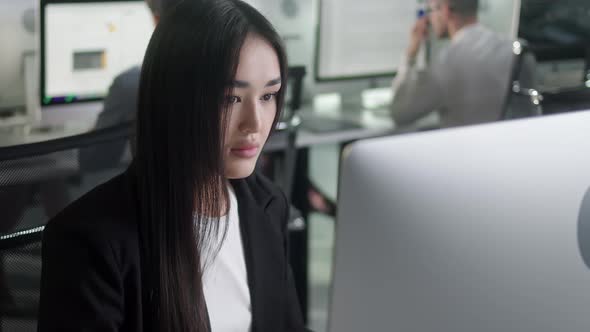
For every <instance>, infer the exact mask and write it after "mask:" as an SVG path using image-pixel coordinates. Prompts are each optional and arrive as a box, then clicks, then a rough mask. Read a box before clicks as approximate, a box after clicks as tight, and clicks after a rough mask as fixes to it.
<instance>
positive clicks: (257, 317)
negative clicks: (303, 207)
mask: <svg viewBox="0 0 590 332" xmlns="http://www.w3.org/2000/svg"><path fill="white" fill-rule="evenodd" d="M246 181H247V180H235V181H232V185H233V187H234V191H235V193H236V197H237V200H238V213H239V216H240V230H241V234H242V241H243V245H244V255H245V260H246V269H247V273H248V286H249V288H250V298H251V302H252V331H253V332H275V331H281V330H282V329H283V327H282V326H281V324H282V322H283V321H284V319H283V314H284V312H285V310H284V308H283V307H282V306H283V305H284V303H283V296H282V293H283V292H282V291H281V290H283V289H284V288H285V285H284V284H283V274H284V273H283V272H284V268H285V266H284V265H285V264H286V262H285V259H284V256H283V248H282V244H281V240H282V236H281V234H280V228H279V224H278V222H277V221H276V220H273V217H274V218H277V217H278V216H271V215H269V213H268V212H267V208H268V207H269V206H271V205H272V204H273V201H274V197H273V196H272V195H271V194H270V193H267V192H265V191H263V190H262V189H260V188H257V187H254V186H251V185H249V184H248V183H247V182H246Z"/></svg>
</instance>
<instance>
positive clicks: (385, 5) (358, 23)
mask: <svg viewBox="0 0 590 332" xmlns="http://www.w3.org/2000/svg"><path fill="white" fill-rule="evenodd" d="M319 4H320V10H319V22H318V31H317V48H316V61H315V65H316V70H315V74H316V80H318V81H331V80H340V79H355V78H364V77H377V76H393V75H394V74H395V70H396V68H397V66H398V65H399V63H400V61H401V56H402V54H403V53H404V50H405V48H406V46H407V43H408V40H409V34H410V27H411V26H412V25H413V24H414V22H415V20H416V17H417V15H418V14H417V13H418V11H417V9H418V7H419V6H418V3H417V2H416V1H391V0H365V1H357V0H321V1H319Z"/></svg>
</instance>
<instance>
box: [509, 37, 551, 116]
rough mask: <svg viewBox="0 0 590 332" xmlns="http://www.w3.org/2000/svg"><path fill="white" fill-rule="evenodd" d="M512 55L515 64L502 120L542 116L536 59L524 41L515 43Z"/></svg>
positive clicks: (541, 98)
mask: <svg viewBox="0 0 590 332" xmlns="http://www.w3.org/2000/svg"><path fill="white" fill-rule="evenodd" d="M512 53H513V54H514V62H513V65H512V71H511V76H510V81H509V87H508V93H507V94H506V99H505V102H504V107H503V110H502V115H501V120H510V119H519V118H525V117H532V116H539V115H542V114H543V109H542V106H541V102H542V101H543V96H542V95H541V93H540V92H539V91H538V90H536V89H535V88H534V87H535V81H534V76H535V75H534V72H533V71H534V69H535V65H536V61H535V57H534V55H533V53H532V52H531V51H530V49H529V47H528V46H527V44H526V42H524V41H515V42H514V43H513V44H512Z"/></svg>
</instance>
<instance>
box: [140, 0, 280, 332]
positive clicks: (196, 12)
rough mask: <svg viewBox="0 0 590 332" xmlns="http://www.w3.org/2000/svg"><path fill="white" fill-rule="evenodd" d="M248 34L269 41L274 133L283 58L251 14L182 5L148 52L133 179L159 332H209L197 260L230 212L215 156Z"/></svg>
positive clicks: (209, 0)
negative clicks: (274, 81) (275, 65)
mask: <svg viewBox="0 0 590 332" xmlns="http://www.w3.org/2000/svg"><path fill="white" fill-rule="evenodd" d="M248 34H256V35H257V36H259V37H261V38H263V39H265V40H266V41H268V42H269V43H270V44H271V45H272V47H273V48H274V50H275V51H276V54H277V57H278V59H279V64H280V67H281V68H280V71H281V78H282V81H283V85H282V87H281V89H280V91H279V92H278V94H277V98H276V103H277V115H276V116H275V124H276V121H277V119H278V117H279V116H280V111H281V110H282V108H283V102H284V91H285V87H286V84H285V83H286V81H287V79H286V75H287V70H286V68H287V61H286V54H285V50H284V47H283V45H282V41H281V38H280V37H279V35H278V34H277V32H276V31H275V30H274V28H273V27H272V25H271V24H270V23H269V22H268V21H267V20H266V19H265V18H264V17H263V16H262V15H261V14H260V13H259V12H257V11H256V10H255V9H254V8H252V7H251V6H250V5H248V4H246V3H244V2H242V1H240V0H185V1H184V2H182V3H180V4H179V5H177V6H175V8H173V9H171V10H169V11H168V12H166V13H164V15H163V16H162V17H161V19H160V23H159V24H158V26H157V28H156V29H155V31H154V34H153V36H152V38H151V40H150V43H149V46H148V48H147V51H146V55H145V58H144V62H143V65H142V71H141V82H140V90H139V102H138V116H137V141H136V145H137V147H136V156H135V169H136V176H137V192H138V197H139V202H138V204H139V210H140V212H139V235H140V243H141V254H142V266H143V270H144V271H145V272H144V276H143V278H144V280H143V282H144V283H145V287H147V288H148V289H149V291H148V292H147V296H148V297H149V299H150V300H149V301H148V307H147V308H145V314H146V315H149V317H148V320H147V321H146V322H144V323H146V324H149V325H151V326H152V327H153V328H156V329H158V330H160V331H189V332H191V331H193V332H197V331H198V332H201V331H207V311H206V306H205V299H204V295H203V290H202V275H203V270H202V263H203V262H202V260H203V258H202V257H201V256H202V253H203V252H204V251H205V250H207V249H208V246H209V244H210V243H211V242H212V241H210V240H211V239H212V238H213V237H214V236H216V235H217V234H218V233H219V226H218V225H219V224H220V223H219V222H218V221H219V220H218V219H219V218H217V220H215V218H212V217H215V216H220V215H222V214H223V213H224V211H221V209H222V208H223V206H224V205H226V204H229V200H228V191H227V185H226V184H227V180H226V179H225V177H224V171H223V170H224V167H223V154H222V146H223V140H224V132H225V127H226V124H227V122H226V121H227V119H228V116H229V114H228V107H227V106H226V105H227V103H226V98H227V93H228V92H229V90H228V89H229V87H230V83H231V82H232V81H233V80H234V76H235V73H236V70H237V66H238V61H239V54H240V50H241V48H242V45H243V44H244V41H245V39H246V37H247V35H248ZM273 128H274V124H273ZM222 202H225V204H224V203H222Z"/></svg>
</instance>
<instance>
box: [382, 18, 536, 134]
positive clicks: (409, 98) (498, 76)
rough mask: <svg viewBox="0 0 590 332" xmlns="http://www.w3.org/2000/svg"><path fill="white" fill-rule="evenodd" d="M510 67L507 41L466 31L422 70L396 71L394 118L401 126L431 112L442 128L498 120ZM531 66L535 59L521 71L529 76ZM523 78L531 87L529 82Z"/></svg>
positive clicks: (477, 29)
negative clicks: (435, 112)
mask: <svg viewBox="0 0 590 332" xmlns="http://www.w3.org/2000/svg"><path fill="white" fill-rule="evenodd" d="M513 64H514V55H513V53H512V41H511V40H509V39H507V38H504V37H502V36H500V35H498V34H496V33H495V32H493V31H491V30H489V29H488V28H486V27H484V26H482V25H479V24H474V25H471V26H468V27H465V28H463V29H462V30H460V31H459V33H458V35H457V36H455V38H453V40H452V42H451V44H450V45H449V46H448V47H446V48H445V49H443V51H442V52H441V53H440V55H439V56H438V57H437V58H436V59H435V60H434V61H433V62H432V64H431V65H430V66H429V67H428V68H426V69H425V70H422V71H420V70H418V69H416V68H415V67H412V66H410V67H409V68H406V69H405V70H404V68H402V69H401V70H400V72H399V73H398V77H396V79H395V80H394V92H395V96H394V100H393V103H392V105H391V111H392V116H393V119H394V121H395V122H396V124H397V125H406V124H409V123H411V122H413V121H415V120H417V119H419V118H421V117H423V116H425V115H427V114H428V113H431V112H432V111H435V110H436V111H438V112H439V114H440V119H441V127H453V126H461V125H469V124H477V123H485V122H491V121H496V120H499V119H500V117H501V114H502V110H503V108H504V103H505V100H506V96H507V93H508V87H509V82H510V76H511V72H512V66H513ZM531 66H534V61H533V62H532V63H531V62H530V61H525V63H524V64H523V69H522V71H521V72H526V75H525V76H531V75H533V74H532V73H533V72H534V69H533V70H531V68H530V67H531ZM523 79H524V80H525V81H526V83H524V84H525V85H529V87H530V88H533V86H530V85H532V84H533V81H534V79H533V78H531V77H527V78H523ZM523 86H524V85H523Z"/></svg>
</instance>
